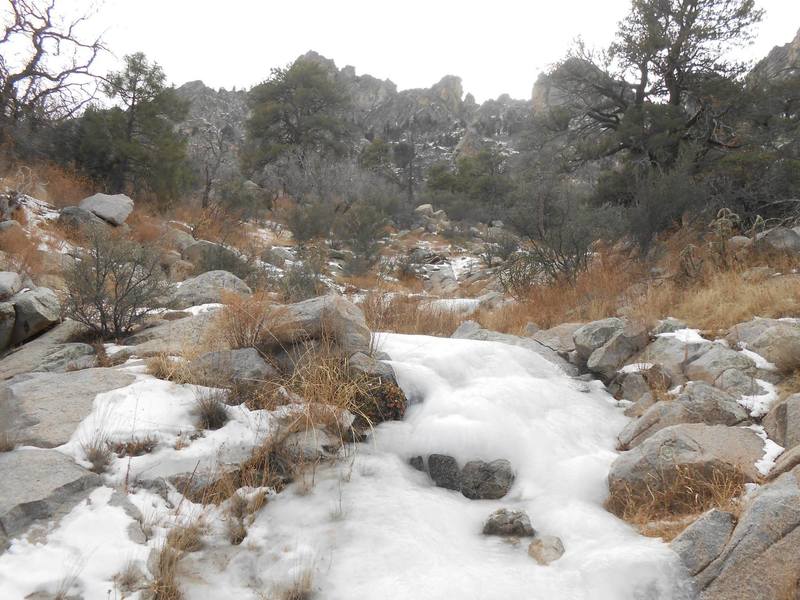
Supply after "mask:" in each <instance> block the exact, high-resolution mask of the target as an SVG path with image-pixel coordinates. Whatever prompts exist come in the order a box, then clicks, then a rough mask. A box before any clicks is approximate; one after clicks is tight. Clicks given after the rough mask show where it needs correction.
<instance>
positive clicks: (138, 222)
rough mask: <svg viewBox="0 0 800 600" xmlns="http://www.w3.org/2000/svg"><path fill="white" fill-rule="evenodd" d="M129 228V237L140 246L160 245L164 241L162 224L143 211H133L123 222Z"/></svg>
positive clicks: (158, 219) (161, 221) (156, 218)
mask: <svg viewBox="0 0 800 600" xmlns="http://www.w3.org/2000/svg"><path fill="white" fill-rule="evenodd" d="M125 222H126V223H127V224H128V225H129V226H130V228H131V229H130V237H131V238H132V239H134V240H136V241H137V242H139V243H141V244H147V245H159V246H160V245H161V244H160V242H161V241H162V240H163V239H164V224H163V223H164V222H163V220H162V219H160V218H158V217H153V216H151V215H148V214H147V213H145V212H144V211H134V212H133V213H132V214H131V216H130V217H128V219H127V220H126V221H125Z"/></svg>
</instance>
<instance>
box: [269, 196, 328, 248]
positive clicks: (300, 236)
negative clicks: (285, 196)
mask: <svg viewBox="0 0 800 600" xmlns="http://www.w3.org/2000/svg"><path fill="white" fill-rule="evenodd" d="M280 216H281V218H282V219H283V220H284V221H285V222H286V225H287V227H289V229H290V230H291V232H292V234H293V235H294V239H296V240H297V241H298V242H307V241H309V240H313V239H315V238H324V237H328V235H329V234H330V232H331V224H332V223H333V219H334V216H335V207H334V205H333V204H332V203H325V202H311V203H308V204H294V205H292V206H289V207H287V208H284V209H283V210H282V211H281V215H280Z"/></svg>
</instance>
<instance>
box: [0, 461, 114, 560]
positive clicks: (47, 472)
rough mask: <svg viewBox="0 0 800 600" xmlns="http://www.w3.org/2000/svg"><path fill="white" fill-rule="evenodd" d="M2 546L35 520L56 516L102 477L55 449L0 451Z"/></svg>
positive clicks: (0, 533) (88, 490)
mask: <svg viewBox="0 0 800 600" xmlns="http://www.w3.org/2000/svg"><path fill="white" fill-rule="evenodd" d="M0 481H2V482H3V485H0V550H5V548H6V547H7V546H8V542H9V541H10V540H11V539H13V538H15V537H17V536H19V535H22V534H23V533H24V532H25V530H26V529H27V528H28V527H29V526H30V525H31V524H32V523H34V522H36V521H42V520H50V519H53V518H57V517H59V516H62V515H64V514H66V513H67V512H69V510H71V509H72V507H74V506H75V505H76V504H77V503H78V502H80V501H81V500H83V499H84V498H85V497H86V496H87V495H88V494H89V492H90V491H91V489H92V488H94V487H96V486H98V485H100V483H101V481H102V479H101V477H100V476H99V475H95V474H94V473H91V472H90V471H87V470H86V469H84V468H82V467H79V466H78V465H76V464H75V463H74V462H73V461H72V459H71V458H69V457H68V456H66V455H64V454H61V453H60V452H56V451H55V450H41V449H31V448H26V449H17V450H13V451H12V452H3V453H0Z"/></svg>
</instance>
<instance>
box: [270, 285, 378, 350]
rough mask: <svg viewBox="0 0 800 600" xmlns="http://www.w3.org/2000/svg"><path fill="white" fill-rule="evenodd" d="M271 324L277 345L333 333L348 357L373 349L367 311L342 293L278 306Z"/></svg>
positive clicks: (318, 337)
mask: <svg viewBox="0 0 800 600" xmlns="http://www.w3.org/2000/svg"><path fill="white" fill-rule="evenodd" d="M270 324H271V327H270V337H271V340H272V344H271V345H272V346H273V347H275V348H281V347H286V346H290V345H292V344H295V343H298V342H302V341H304V340H319V339H322V338H323V337H325V336H329V337H330V338H331V340H333V342H335V344H336V345H337V346H338V347H339V348H340V349H341V350H342V351H343V352H344V353H345V354H346V355H347V356H348V357H350V356H352V355H354V354H356V353H358V352H361V353H364V354H369V351H370V342H371V339H372V335H371V333H370V331H369V328H368V327H367V322H366V319H365V318H364V313H362V312H361V309H359V308H358V307H357V306H356V305H354V304H353V303H352V302H350V301H348V300H346V299H345V298H343V297H341V296H337V295H333V294H331V295H328V296H320V297H318V298H312V299H310V300H305V301H303V302H298V303H296V304H289V305H286V306H279V307H276V308H274V309H273V313H272V315H271V317H270Z"/></svg>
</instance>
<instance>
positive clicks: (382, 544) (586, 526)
mask: <svg viewBox="0 0 800 600" xmlns="http://www.w3.org/2000/svg"><path fill="white" fill-rule="evenodd" d="M378 342H379V344H378V345H379V346H380V348H381V349H382V350H385V351H386V352H388V353H389V355H390V356H392V358H393V359H394V360H393V362H392V364H393V366H394V368H395V370H396V372H397V376H398V380H399V383H400V385H401V387H402V388H403V390H404V391H405V392H406V395H407V396H408V397H409V398H410V399H411V401H412V402H413V404H412V405H411V406H410V408H409V410H408V413H407V415H406V418H405V420H404V421H402V422H391V423H385V424H383V425H380V426H379V427H378V428H377V429H376V431H375V433H374V435H373V436H372V438H371V439H370V440H369V441H368V442H367V443H365V444H362V445H359V446H358V447H357V448H356V449H355V450H354V452H355V454H353V455H352V456H351V457H349V458H348V459H347V460H345V461H343V462H341V463H340V464H339V465H338V466H337V467H334V468H327V469H320V470H319V471H318V472H317V473H316V474H315V476H314V483H315V485H314V486H313V487H312V488H311V489H310V490H308V489H306V488H304V487H302V486H297V485H295V486H292V487H290V488H289V489H287V490H285V491H284V492H282V493H281V494H279V495H278V496H276V497H275V498H273V499H272V500H271V501H270V502H269V503H268V504H267V506H266V507H265V508H264V509H263V510H262V511H261V512H260V513H259V515H258V517H257V519H256V520H255V522H254V524H253V525H252V526H251V527H250V529H249V532H248V535H247V538H246V539H245V541H244V542H243V543H242V545H241V546H239V547H237V548H235V549H234V548H231V547H230V546H229V545H225V544H219V545H218V546H217V547H216V548H214V549H213V550H209V551H207V552H200V553H194V554H192V555H191V557H190V559H189V562H187V563H185V565H184V567H185V568H186V569H187V572H188V573H189V575H190V576H189V577H188V584H187V586H186V591H187V598H189V599H190V600H199V599H209V600H210V599H213V598H218V597H219V593H220V591H221V590H224V591H225V594H226V595H227V597H236V598H254V599H255V598H257V597H258V596H257V594H258V592H259V591H263V590H266V591H267V593H269V591H270V590H271V589H273V588H275V587H276V586H277V587H280V586H282V585H290V584H291V582H292V581H293V580H296V579H297V578H299V577H300V575H301V574H302V573H303V572H304V571H305V570H310V571H312V572H313V587H314V589H315V590H316V593H317V596H316V597H319V598H325V599H326V600H345V599H346V600H350V599H352V598H391V599H392V600H412V599H413V600H441V599H442V598H453V599H457V600H479V599H480V600H494V599H497V600H500V599H502V600H515V599H520V600H522V599H525V600H552V599H555V598H559V599H570V600H590V599H591V600H628V599H630V600H638V599H642V600H644V599H647V600H655V599H659V598H661V599H664V600H666V599H670V600H676V599H679V598H684V597H686V594H685V592H684V591H682V587H683V585H684V579H683V576H682V575H681V572H680V569H679V567H678V564H677V557H676V556H675V555H674V554H673V553H672V552H671V551H670V550H669V548H668V547H667V546H666V545H665V544H664V543H662V542H661V541H660V540H657V539H650V538H644V537H642V536H640V535H638V534H637V533H636V532H635V531H634V530H633V529H632V528H631V527H630V526H629V525H627V524H625V523H623V522H622V521H620V520H619V519H617V518H616V517H614V516H613V515H611V514H610V513H608V512H607V511H606V510H605V509H604V508H603V506H602V504H603V501H604V499H605V497H606V494H607V491H606V490H607V488H606V475H607V473H608V469H609V465H610V464H611V462H612V461H613V460H614V459H615V457H616V456H617V454H616V452H615V450H614V445H615V436H616V435H617V434H618V433H619V431H620V429H622V427H623V426H624V425H625V424H626V422H627V419H626V418H625V417H624V416H623V415H622V413H621V412H620V410H619V409H618V408H616V407H615V406H614V402H613V400H612V399H611V397H610V396H609V395H608V394H607V393H605V392H603V391H601V390H600V389H599V388H598V386H587V385H585V384H582V383H581V382H578V381H576V380H573V379H570V378H569V377H567V376H565V375H564V374H563V373H562V372H561V371H560V370H559V369H558V368H557V367H555V366H554V365H552V364H550V363H548V362H546V361H545V360H544V359H543V358H541V357H539V356H537V355H536V354H534V353H532V352H530V351H528V350H525V349H523V348H519V347H514V346H509V345H504V344H500V343H494V342H482V341H471V340H453V339H442V338H433V337H426V336H404V335H396V334H382V335H381V336H380V337H379V340H378ZM435 452H438V453H446V454H450V455H452V456H455V457H456V458H457V459H458V461H459V462H460V463H461V464H463V463H464V462H466V461H468V460H471V459H478V458H479V459H485V460H492V459H497V458H506V459H508V460H510V461H511V463H512V465H513V466H514V468H515V470H516V473H517V478H516V481H515V484H514V486H513V488H512V489H511V491H510V493H509V494H508V496H506V497H505V498H503V499H501V500H482V501H475V500H468V499H467V498H465V497H464V496H462V495H461V494H460V493H458V492H455V491H450V490H446V489H441V488H437V487H435V486H433V484H432V483H431V481H430V480H429V478H428V476H427V475H426V474H423V473H420V472H417V471H415V470H414V469H412V468H411V467H410V466H409V465H408V462H407V461H408V458H410V457H412V456H415V455H427V454H430V453H435ZM500 507H509V508H516V509H523V510H525V511H527V512H528V514H529V515H530V517H531V520H532V522H533V525H534V528H535V529H537V530H538V531H540V532H541V533H542V534H549V535H557V536H559V537H560V538H561V539H562V540H563V543H564V546H565V548H566V553H565V554H564V556H563V557H562V558H561V559H559V560H558V561H556V562H554V563H553V564H551V565H550V566H546V567H545V566H539V565H538V564H537V563H536V562H535V561H534V560H533V559H531V558H530V557H529V556H528V555H527V552H526V549H527V544H528V542H529V541H528V540H523V541H522V542H521V543H519V544H516V545H515V544H513V543H509V542H507V541H504V540H502V539H499V538H495V537H487V536H483V535H482V534H481V529H482V525H483V522H484V520H485V519H486V517H488V515H489V514H491V513H492V512H493V511H494V510H496V509H497V508H500Z"/></svg>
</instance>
